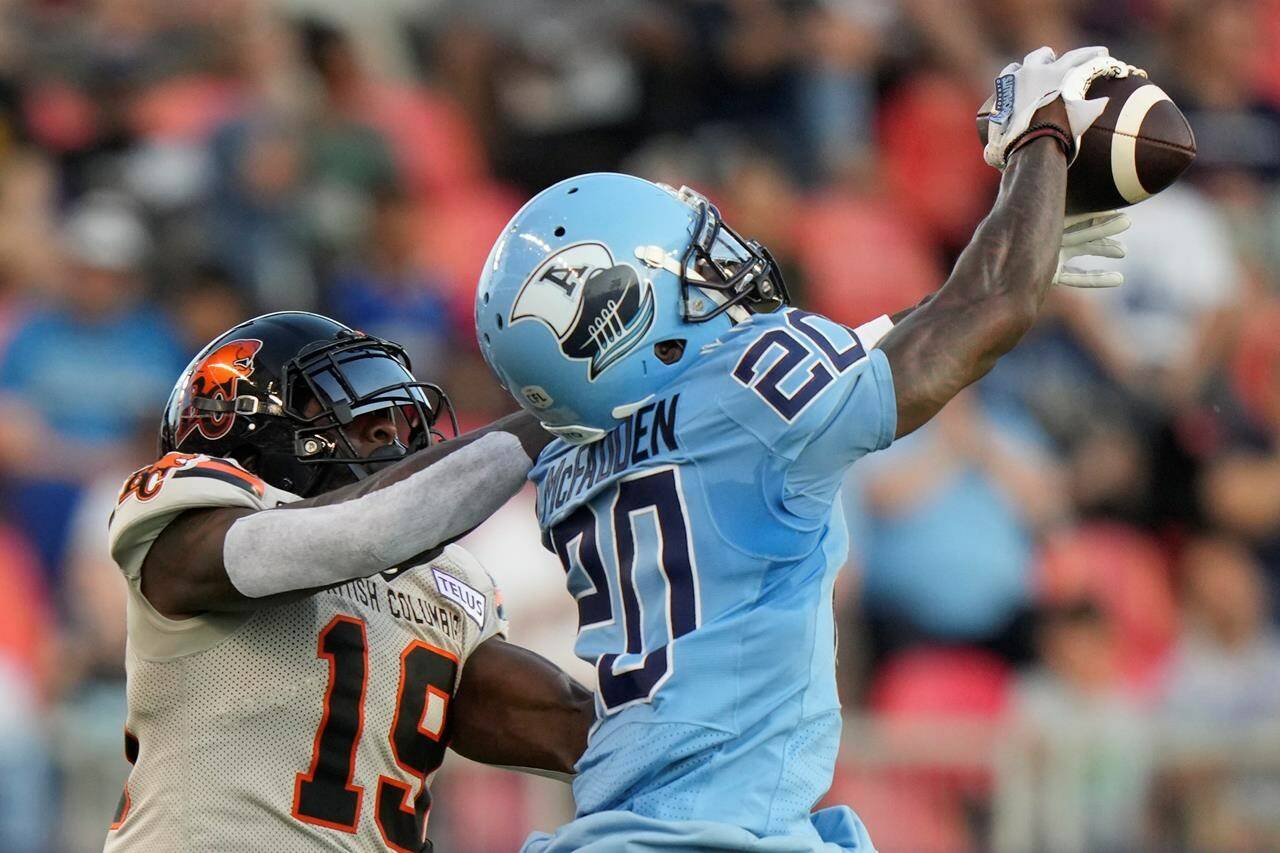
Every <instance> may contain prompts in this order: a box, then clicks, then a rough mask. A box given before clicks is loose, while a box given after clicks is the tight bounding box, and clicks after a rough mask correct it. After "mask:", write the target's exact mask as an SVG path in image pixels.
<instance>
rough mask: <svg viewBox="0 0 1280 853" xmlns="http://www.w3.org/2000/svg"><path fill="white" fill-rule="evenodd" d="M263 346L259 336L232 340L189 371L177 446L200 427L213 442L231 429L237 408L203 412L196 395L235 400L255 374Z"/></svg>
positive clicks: (202, 432) (183, 397)
mask: <svg viewBox="0 0 1280 853" xmlns="http://www.w3.org/2000/svg"><path fill="white" fill-rule="evenodd" d="M261 348H262V341H260V340H257V339H255V338H242V339H239V340H234V341H228V342H227V343H225V344H223V345H222V346H220V347H218V348H217V349H215V350H213V351H212V352H211V353H209V354H208V355H206V356H205V357H204V358H202V359H201V360H200V361H199V362H198V363H197V364H196V365H195V366H194V367H193V368H192V369H191V370H190V371H189V373H188V378H187V381H186V387H185V389H184V390H183V396H182V412H181V414H180V415H179V418H178V434H177V446H181V445H182V442H183V441H185V440H186V439H187V437H188V436H190V435H191V433H193V432H195V431H196V430H199V432H200V434H201V435H203V436H204V437H205V438H207V439H209V440H211V441H212V440H216V439H219V438H222V437H223V436H224V435H226V434H227V433H228V432H230V430H231V425H232V424H233V423H234V422H235V419H236V413H235V412H234V411H229V412H216V413H210V412H207V411H200V410H199V409H197V408H196V406H195V403H194V401H195V398H197V397H203V398H207V399H212V400H234V399H235V398H236V389H237V386H238V385H239V384H240V381H241V380H244V379H248V378H249V377H250V376H252V375H253V359H254V356H256V355H257V354H258V350H260V349H261Z"/></svg>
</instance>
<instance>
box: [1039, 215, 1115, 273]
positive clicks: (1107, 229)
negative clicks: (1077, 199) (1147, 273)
mask: <svg viewBox="0 0 1280 853" xmlns="http://www.w3.org/2000/svg"><path fill="white" fill-rule="evenodd" d="M1131 224H1132V223H1130V221H1129V217H1128V216H1126V215H1125V214H1123V213H1121V212H1120V211H1118V210H1106V211H1102V212H1101V213H1082V214H1078V215H1076V216H1068V217H1067V219H1066V225H1067V227H1066V228H1065V229H1064V230H1063V232H1062V250H1061V251H1060V252H1059V253H1058V271H1057V272H1056V273H1054V275H1053V283H1054V284H1061V285H1063V286H1065V287H1119V286H1120V285H1122V284H1124V273H1121V272H1117V271H1115V270H1082V269H1077V268H1075V267H1069V266H1067V262H1068V261H1070V260H1072V259H1074V258H1078V257H1081V256H1082V255H1092V256H1094V257H1099V258H1123V257H1124V245H1123V244H1122V243H1121V242H1120V241H1119V240H1114V239H1112V238H1113V237H1115V236H1116V235H1117V234H1122V233H1124V232H1125V231H1128V230H1129V226H1130V225H1131Z"/></svg>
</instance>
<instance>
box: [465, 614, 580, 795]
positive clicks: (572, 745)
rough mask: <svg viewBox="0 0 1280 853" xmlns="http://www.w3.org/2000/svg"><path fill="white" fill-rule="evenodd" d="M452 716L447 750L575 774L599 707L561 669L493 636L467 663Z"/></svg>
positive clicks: (491, 761)
mask: <svg viewBox="0 0 1280 853" xmlns="http://www.w3.org/2000/svg"><path fill="white" fill-rule="evenodd" d="M449 718H450V720H451V723H450V725H452V727H453V730H452V739H451V741H450V743H449V746H450V747H451V748H452V749H453V750H454V752H457V753H458V754H459V755H464V756H466V757H467V758H470V759H471V760H472V761H479V762H482V763H484V764H500V765H503V766H506V767H529V768H534V769H538V770H549V771H552V772H555V773H572V772H573V766H574V764H576V763H577V761H578V757H579V756H581V755H582V752H583V750H585V749H586V748H587V732H588V731H589V730H590V728H591V724H592V723H594V722H595V705H594V703H593V700H592V695H591V691H590V690H588V689H587V688H585V687H583V686H582V685H581V684H579V683H578V682H576V681H574V680H573V679H572V678H570V677H569V676H568V675H567V674H566V673H564V672H563V671H562V670H560V669H559V667H557V666H556V665H555V664H553V663H551V662H550V661H548V660H546V659H545V658H542V657H539V656H538V655H536V654H534V653H533V652H531V651H529V650H528V649H523V648H521V647H520V646H513V645H512V644H510V643H508V642H505V641H504V640H500V639H498V638H497V637H494V638H493V639H490V640H486V641H485V642H483V643H481V644H480V646H479V647H478V648H477V649H476V650H475V651H474V652H472V653H471V656H470V657H468V658H467V663H466V666H465V667H464V668H463V670H462V681H461V683H460V684H459V685H458V691H457V693H456V694H455V695H454V697H453V701H452V702H451V707H450V709H449Z"/></svg>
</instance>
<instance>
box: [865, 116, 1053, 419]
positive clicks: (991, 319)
mask: <svg viewBox="0 0 1280 853" xmlns="http://www.w3.org/2000/svg"><path fill="white" fill-rule="evenodd" d="M1033 120H1034V121H1047V122H1052V123H1054V124H1057V125H1058V126H1060V127H1066V126H1067V117H1066V108H1065V107H1064V106H1063V104H1062V100H1061V99H1058V100H1056V101H1054V102H1053V103H1051V104H1049V105H1047V106H1045V107H1043V108H1041V109H1040V111H1039V112H1037V113H1036V115H1035V118H1034V119H1033ZM1066 187H1067V159H1066V157H1065V156H1064V155H1063V152H1062V149H1061V147H1060V146H1059V145H1058V143H1057V142H1055V141H1053V140H1052V139H1047V138H1041V139H1037V140H1034V141H1032V142H1029V143H1027V144H1026V145H1024V146H1023V147H1021V148H1019V149H1018V150H1016V151H1015V152H1014V153H1013V154H1012V156H1011V159H1010V162H1009V165H1008V166H1007V167H1006V168H1005V171H1004V177H1003V179H1002V180H1001V181H1000V194H999V196H998V197H997V199H996V203H995V206H994V207H993V208H992V209H991V212H990V213H989V214H988V215H987V218H986V219H984V220H983V221H982V224H981V225H979V226H978V230H977V232H976V233H975V234H974V236H973V240H971V241H970V243H969V245H968V246H967V247H966V248H965V250H964V252H963V253H962V254H961V255H960V259H959V260H958V261H957V262H956V266H955V269H953V270H952V272H951V275H950V277H949V278H948V279H947V280H946V282H945V283H944V284H943V285H942V287H941V289H939V290H938V292H937V293H935V294H933V295H932V296H931V297H930V298H928V299H926V300H925V301H924V302H922V303H920V304H919V305H917V306H916V307H915V308H914V309H909V310H908V311H906V312H901V313H899V314H897V315H895V316H894V321H895V323H898V321H899V320H901V322H900V324H898V325H895V326H894V328H893V330H892V331H891V332H890V333H889V334H888V335H886V336H885V339H884V340H883V341H882V342H881V343H880V345H879V348H880V349H881V350H883V351H884V354H885V355H886V356H887V357H888V359H889V366H890V368H891V369H892V371H893V386H894V390H895V392H896V395H897V403H898V406H897V408H898V431H897V435H898V437H899V438H901V437H902V436H904V435H906V434H908V433H910V432H913V431H914V430H915V429H917V428H918V427H920V426H921V425H922V424H924V423H925V422H926V421H928V420H929V419H930V418H932V417H933V416H934V415H935V414H937V413H938V411H939V410H940V409H941V408H942V407H943V406H944V405H946V403H947V401H948V400H950V399H951V398H952V397H954V396H955V395H956V394H958V393H959V392H960V391H961V390H962V389H963V388H964V387H965V386H967V385H969V384H970V383H972V382H975V381H977V380H978V379H980V378H981V377H982V376H984V375H986V373H987V372H988V371H989V370H991V368H992V367H993V366H994V365H995V363H996V360H997V359H998V358H999V357H1000V356H1002V355H1004V354H1005V353H1006V352H1008V351H1009V350H1011V349H1013V347H1014V345H1016V344H1017V343H1018V341H1019V340H1021V339H1022V337H1023V335H1025V334H1026V333H1027V332H1028V331H1029V330H1030V329H1031V327H1032V325H1033V324H1034V323H1035V320H1036V317H1037V316H1038V314H1039V313H1040V306H1041V303H1042V302H1043V301H1044V297H1045V294H1046V293H1048V291H1049V288H1050V286H1051V285H1052V283H1053V274H1054V270H1055V269H1057V261H1058V249H1059V245H1060V242H1061V235H1062V227H1063V222H1062V220H1063V209H1064V207H1065V199H1066Z"/></svg>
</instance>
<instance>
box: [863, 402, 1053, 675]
mask: <svg viewBox="0 0 1280 853" xmlns="http://www.w3.org/2000/svg"><path fill="white" fill-rule="evenodd" d="M1060 479H1061V472H1060V471H1059V469H1058V467H1057V465H1056V464H1055V462H1054V461H1053V459H1052V458H1051V457H1050V456H1049V455H1047V453H1046V451H1045V449H1044V447H1043V441H1042V439H1041V437H1040V435H1039V433H1038V431H1037V430H1036V429H1035V427H1034V426H1033V425H1031V424H1029V423H1026V422H1025V420H1024V421H1023V422H1019V421H1018V420H1017V419H1015V418H1014V417H1013V416H1011V415H1003V413H1002V414H1000V415H998V414H996V413H994V412H991V411H987V410H985V409H984V408H983V406H982V405H981V403H980V402H979V401H978V400H977V398H976V396H975V395H974V394H973V392H968V393H965V394H962V395H961V396H959V397H957V398H956V399H955V400H953V401H952V402H951V403H949V404H948V405H947V407H946V408H945V409H943V411H942V412H941V413H940V414H939V415H938V416H937V417H936V418H935V419H934V420H933V421H932V422H930V423H929V424H926V425H925V426H924V427H923V428H921V429H920V430H918V431H917V432H915V433H913V434H912V435H910V436H908V437H906V438H903V439H901V440H899V441H898V442H896V443H895V444H894V445H893V447H891V448H889V449H888V450H885V451H883V452H882V453H877V454H874V455H872V456H868V457H867V458H866V459H864V460H862V461H861V462H860V463H859V464H858V466H857V467H856V468H855V469H854V470H853V472H852V476H851V483H852V485H853V492H854V495H853V496H852V500H853V503H854V504H855V506H856V505H857V504H858V503H861V504H862V510H861V512H855V513H854V517H853V524H852V531H851V532H852V540H853V543H854V549H855V550H854V554H855V555H856V557H855V559H856V561H857V562H858V564H859V565H860V566H861V567H862V570H863V589H862V594H863V600H862V602H863V609H864V611H865V613H866V616H867V618H868V620H869V629H870V631H871V641H872V644H873V649H872V657H873V659H874V658H877V657H879V656H881V655H883V654H884V653H885V652H887V651H892V650H894V649H896V648H900V647H902V646H907V645H913V644H915V643H918V642H921V641H929V642H934V643H989V644H991V645H992V647H993V649H995V650H997V651H998V652H1000V653H1002V654H1004V655H1006V656H1007V657H1011V658H1014V659H1018V658H1021V657H1023V656H1025V653H1026V648H1025V646H1026V644H1027V638H1026V637H1025V635H1024V634H1025V627H1026V625H1025V621H1024V619H1023V618H1022V617H1023V616H1024V614H1025V611H1026V608H1027V606H1028V604H1029V601H1030V595H1031V571H1032V568H1033V565H1034V560H1033V555H1034V550H1033V549H1034V547H1035V541H1036V535H1037V532H1038V531H1039V530H1040V529H1041V528H1042V527H1044V526H1045V525H1048V524H1051V523H1053V522H1056V521H1058V520H1059V519H1061V518H1062V517H1063V515H1064V514H1065V513H1066V512H1067V507H1066V506H1065V505H1064V503H1063V494H1062V487H1061V482H1060Z"/></svg>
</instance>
